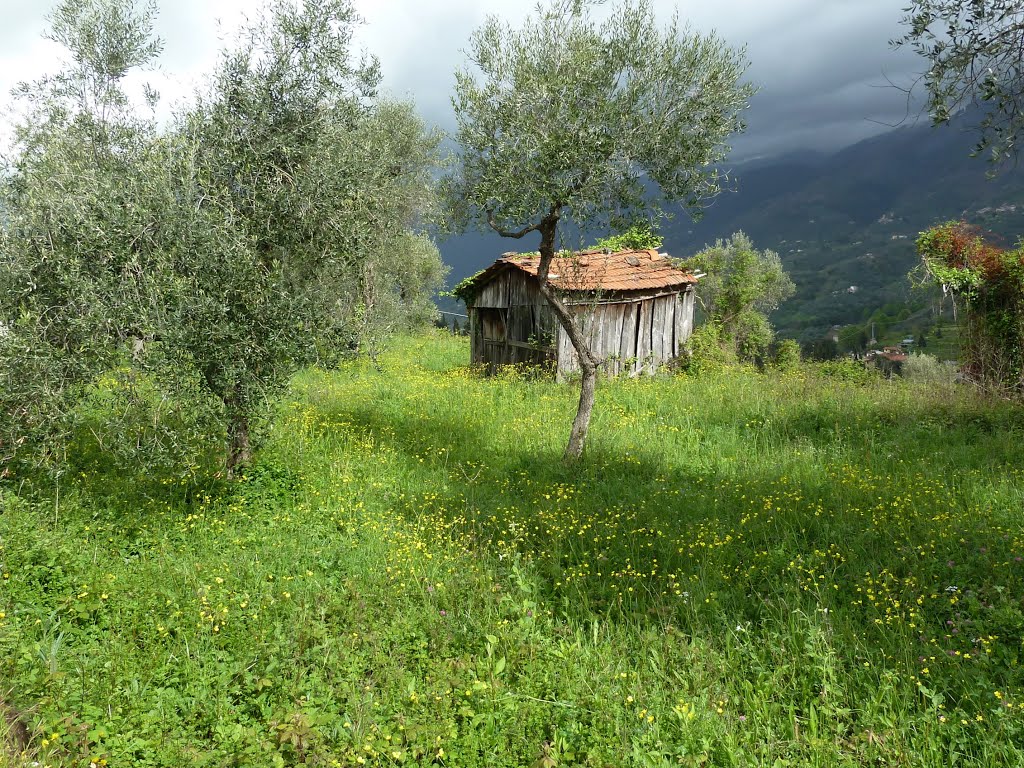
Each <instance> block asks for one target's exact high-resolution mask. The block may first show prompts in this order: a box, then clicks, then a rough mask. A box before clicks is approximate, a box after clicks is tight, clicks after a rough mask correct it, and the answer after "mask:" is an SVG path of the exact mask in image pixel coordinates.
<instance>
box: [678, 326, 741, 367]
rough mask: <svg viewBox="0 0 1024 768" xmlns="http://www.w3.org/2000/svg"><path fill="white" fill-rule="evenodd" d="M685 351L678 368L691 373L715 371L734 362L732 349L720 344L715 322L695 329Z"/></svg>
mask: <svg viewBox="0 0 1024 768" xmlns="http://www.w3.org/2000/svg"><path fill="white" fill-rule="evenodd" d="M687 352H688V354H687V355H686V356H685V357H684V358H683V361H682V364H681V365H680V368H681V369H682V370H684V371H685V372H686V373H688V374H691V375H697V374H701V373H707V372H709V371H717V370H720V369H721V368H723V367H725V366H726V365H729V364H730V363H734V362H736V356H735V354H734V353H733V352H732V350H731V349H730V348H729V347H725V346H723V345H722V341H721V329H720V328H719V326H718V324H717V323H704V325H702V326H701V327H700V328H698V329H697V330H695V331H694V332H693V335H692V336H690V341H689V343H688V344H687Z"/></svg>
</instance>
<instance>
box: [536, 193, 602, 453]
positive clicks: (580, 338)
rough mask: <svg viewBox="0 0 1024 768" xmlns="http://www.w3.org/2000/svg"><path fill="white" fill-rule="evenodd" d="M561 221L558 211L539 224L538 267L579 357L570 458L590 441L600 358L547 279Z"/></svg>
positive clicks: (547, 295)
mask: <svg viewBox="0 0 1024 768" xmlns="http://www.w3.org/2000/svg"><path fill="white" fill-rule="evenodd" d="M557 224H558V214H557V213H555V214H553V216H548V218H546V219H545V220H544V223H542V224H541V226H540V233H541V243H540V264H539V265H538V267H537V278H538V279H539V281H540V292H541V294H542V295H543V296H544V298H545V299H547V301H548V303H549V304H550V305H551V307H552V309H554V311H555V316H556V317H557V318H558V322H559V324H560V325H561V326H562V328H563V329H564V330H565V333H566V335H568V337H569V341H570V342H571V343H572V346H573V349H574V350H576V355H577V357H578V358H579V361H580V371H581V373H582V377H581V378H580V402H579V405H578V406H577V408H576V418H574V419H573V422H572V431H571V432H570V433H569V444H568V445H566V447H565V454H564V457H565V458H566V459H569V460H574V459H578V458H579V457H580V456H582V455H583V448H584V446H585V445H586V442H587V432H588V431H589V430H590V417H591V415H592V414H593V412H594V393H595V391H596V389H597V366H598V365H599V364H600V360H598V359H597V357H596V356H595V355H594V353H593V351H592V350H591V349H590V345H589V344H588V343H587V339H586V338H585V337H584V335H583V331H582V330H581V329H580V326H579V323H577V322H576V315H575V314H574V313H572V312H570V311H569V308H568V307H566V305H565V303H564V302H563V301H562V299H561V297H560V296H559V295H558V292H557V291H556V290H555V289H554V288H553V287H552V285H551V283H550V281H549V280H548V270H549V269H550V267H551V259H552V258H554V255H555V232H556V227H557Z"/></svg>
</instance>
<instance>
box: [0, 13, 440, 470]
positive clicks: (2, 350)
mask: <svg viewBox="0 0 1024 768" xmlns="http://www.w3.org/2000/svg"><path fill="white" fill-rule="evenodd" d="M357 22H358V18H357V16H356V14H355V12H354V10H353V8H352V6H351V4H350V3H349V2H348V0H305V2H303V3H301V4H298V3H294V2H290V0H280V2H277V3H276V4H275V5H273V6H271V7H270V8H269V9H268V11H267V12H266V14H265V15H262V16H260V17H259V18H258V19H257V22H256V24H254V25H253V26H251V27H250V28H248V29H247V30H246V31H245V32H244V33H243V34H242V36H241V37H240V39H239V41H238V44H237V45H236V46H234V47H233V48H231V49H229V50H227V51H225V52H224V54H223V55H222V57H221V60H220V63H219V66H218V68H217V70H216V72H215V73H214V74H213V76H212V77H211V79H210V80H209V84H208V87H207V89H206V90H205V92H203V93H202V94H199V95H198V96H197V100H196V103H195V105H194V106H193V107H191V108H189V109H187V110H186V111H185V112H184V113H182V114H181V115H179V116H178V118H177V120H176V122H175V123H174V124H173V126H172V127H170V128H169V129H167V130H163V131H161V130H159V129H158V127H157V126H156V125H155V123H154V122H152V121H146V120H140V119H138V118H137V117H136V116H135V111H134V110H135V109H136V107H135V104H136V103H137V102H133V101H132V100H130V99H129V98H127V96H126V95H125V94H124V93H123V91H122V90H121V88H120V87H119V84H120V82H121V81H122V80H123V78H124V75H125V74H126V73H127V72H128V71H129V69H130V68H132V67H133V66H138V65H142V64H147V63H149V62H150V61H151V60H152V58H153V56H155V55H156V53H157V52H158V51H159V43H158V42H155V41H154V39H153V37H152V8H151V7H150V6H146V7H143V8H142V9H141V10H140V9H139V8H138V7H137V6H135V5H133V3H132V1H131V0H65V2H64V3H63V4H62V5H61V6H60V7H59V8H58V10H57V12H56V14H55V16H54V37H55V38H56V39H58V40H60V41H61V42H63V43H64V44H65V45H66V46H67V47H68V48H69V51H70V53H71V62H70V66H69V68H68V70H67V71H66V72H65V73H63V74H62V75H59V76H57V77H55V78H51V79H50V80H48V81H46V82H44V83H43V84H41V85H40V86H38V87H26V88H25V89H24V92H25V94H26V96H27V97H29V101H30V104H29V110H28V116H27V118H26V121H25V123H24V125H23V126H22V127H21V129H20V131H19V133H18V147H17V151H16V153H15V156H14V158H13V161H12V162H11V164H10V168H9V169H8V173H7V177H6V179H5V180H4V183H3V198H2V201H0V205H2V210H3V223H2V229H0V232H2V240H0V266H2V267H3V269H2V270H0V327H2V328H3V329H4V331H3V332H0V363H2V364H0V406H2V408H3V412H4V413H6V414H11V415H12V418H10V419H5V420H4V422H3V423H2V424H0V467H2V466H3V464H4V462H5V461H6V460H7V459H8V458H9V457H10V456H12V455H13V454H14V453H15V450H16V449H19V448H21V447H23V446H24V445H26V444H27V443H28V442H30V441H31V440H32V439H34V438H37V439H36V442H39V443H41V444H42V443H48V444H50V445H53V446H59V445H60V444H61V442H62V440H63V438H66V437H67V436H68V435H69V434H70V433H71V432H72V431H73V429H74V426H75V425H74V415H75V413H76V408H75V405H76V403H77V402H78V401H79V400H80V399H81V397H82V396H83V395H84V394H85V393H86V392H88V391H89V390H90V389H95V386H94V385H95V383H96V382H97V380H98V379H99V378H100V377H101V375H102V374H104V373H105V372H108V371H110V370H111V369H116V370H118V371H121V370H130V371H132V372H133V374H135V375H137V376H139V377H143V378H145V380H146V382H147V385H148V386H150V387H156V388H158V389H159V391H160V393H161V400H163V399H164V395H167V396H169V399H172V400H175V401H177V402H181V403H187V404H190V405H191V406H192V407H193V410H194V411H195V412H204V413H208V414H210V419H211V420H213V421H215V422H218V423H219V424H220V425H222V434H223V435H224V436H225V437H226V442H227V458H226V467H227V469H228V471H229V472H231V471H233V470H234V469H235V468H236V467H238V466H239V465H241V464H244V463H245V462H247V461H248V460H249V459H250V456H251V452H252V445H253V441H252V433H253V430H252V425H253V423H254V422H258V421H259V420H260V419H261V418H262V417H264V416H265V415H267V414H268V412H269V409H268V408H267V406H268V405H269V404H270V403H272V401H273V399H274V397H275V396H276V395H277V394H279V393H280V392H281V391H282V389H283V388H284V387H285V386H286V384H287V381H288V379H289V377H290V375H291V374H292V373H294V372H295V371H296V370H297V369H298V368H299V367H300V366H303V365H306V364H309V363H313V362H324V361H329V360H332V359H335V358H337V356H338V355H339V354H342V353H344V352H347V351H357V350H359V349H363V348H367V347H372V346H373V345H375V344H376V343H378V342H379V339H380V338H381V337H382V336H383V334H384V333H387V332H389V331H392V330H394V329H396V328H397V327H399V326H401V325H403V324H407V323H410V322H414V321H416V320H417V319H422V317H423V316H424V315H425V314H426V313H428V312H429V307H428V302H429V296H430V295H431V294H432V292H433V290H434V289H435V288H436V287H437V286H438V284H439V283H440V281H441V279H442V277H443V268H442V266H441V263H440V258H439V255H438V253H437V250H436V248H434V246H433V245H432V243H430V242H429V240H427V239H426V238H425V237H424V236H423V234H422V232H423V229H424V227H425V225H426V223H427V217H428V216H429V215H430V213H431V209H432V200H433V178H432V168H433V166H434V164H435V162H436V159H437V157H436V155H437V145H438V136H437V135H436V133H434V132H431V131H428V130H427V129H426V128H425V126H424V125H423V123H422V121H421V120H420V119H419V118H418V117H417V116H416V114H415V113H414V111H413V109H412V107H411V106H410V105H408V104H404V103H393V102H387V101H384V100H381V99H378V98H376V97H375V94H374V91H375V88H376V84H377V80H378V78H379V75H378V71H377V65H376V61H375V60H374V59H372V58H371V57H366V56H363V57H359V56H356V55H354V54H353V52H352V50H351V48H352V45H351V43H352V32H353V27H354V25H355V24H356V23H357ZM146 96H147V98H149V99H150V100H152V98H154V96H153V94H151V93H148V92H147V94H146ZM51 453H53V451H52V450H51ZM143 460H145V459H143Z"/></svg>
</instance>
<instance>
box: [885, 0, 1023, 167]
mask: <svg viewBox="0 0 1024 768" xmlns="http://www.w3.org/2000/svg"><path fill="white" fill-rule="evenodd" d="M904 12H905V14H906V15H905V16H904V19H903V22H904V24H905V25H906V26H907V27H908V28H909V29H908V31H907V32H906V34H905V35H904V36H903V37H901V38H899V39H898V40H895V41H894V45H896V46H909V47H910V48H911V49H912V50H914V51H915V52H916V53H918V54H919V55H920V56H922V57H923V58H924V60H925V61H926V62H927V63H928V70H927V71H926V72H925V73H924V75H923V78H922V79H923V81H924V86H925V90H926V94H927V109H928V112H929V114H930V115H931V117H932V120H933V121H934V122H935V123H946V122H949V119H950V117H951V116H952V115H954V114H955V113H956V112H957V110H958V109H960V108H961V107H963V106H964V105H966V104H970V103H976V104H977V103H980V104H982V105H983V107H984V117H983V118H982V121H981V124H980V126H979V128H980V131H981V139H980V141H979V143H978V146H977V151H978V152H982V151H984V150H986V149H987V150H989V151H990V153H991V159H992V161H993V162H994V163H998V162H999V161H1001V160H1003V159H1004V158H1006V157H1008V156H1014V157H1015V156H1016V154H1017V152H1018V151H1019V147H1018V138H1019V136H1020V133H1021V130H1022V129H1024V58H1022V56H1021V51H1022V50H1024V5H1021V3H1020V0H985V2H979V1H978V0H913V2H911V3H910V5H909V6H908V7H906V8H905V9H904Z"/></svg>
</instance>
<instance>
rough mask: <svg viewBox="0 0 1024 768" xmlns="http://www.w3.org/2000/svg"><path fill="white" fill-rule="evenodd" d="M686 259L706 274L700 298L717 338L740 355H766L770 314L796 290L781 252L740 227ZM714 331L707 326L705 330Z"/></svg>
mask: <svg viewBox="0 0 1024 768" xmlns="http://www.w3.org/2000/svg"><path fill="white" fill-rule="evenodd" d="M681 264H682V265H683V266H684V267H686V268H687V269H690V270H693V271H695V272H699V273H702V274H703V275H704V276H703V277H701V279H700V281H699V282H698V283H697V300H698V302H699V303H700V307H701V310H702V312H703V315H704V319H705V322H706V323H708V324H710V325H711V326H714V331H713V332H714V337H715V342H716V343H718V344H719V345H721V346H722V347H723V348H725V349H726V350H728V352H729V354H730V356H732V357H733V358H734V359H740V360H748V361H749V360H755V359H761V358H763V357H764V356H765V354H766V352H767V351H768V347H769V345H770V344H771V343H772V339H773V338H774V332H773V330H772V326H771V324H770V323H769V322H768V314H769V313H770V312H771V311H772V310H774V309H775V308H776V307H778V306H779V304H781V303H782V302H783V301H785V300H786V299H787V298H789V297H790V296H792V295H793V291H794V290H795V286H794V285H793V281H792V280H790V279H789V276H788V275H787V274H786V271H785V269H783V267H782V261H781V259H779V255H778V254H777V253H775V252H774V251H770V250H767V249H765V250H762V251H759V250H757V249H756V248H754V244H753V243H752V242H751V240H750V238H749V237H747V236H746V235H745V234H743V233H742V232H737V233H736V234H734V235H733V236H732V237H730V238H729V239H727V240H719V241H717V242H716V243H715V244H714V245H713V246H711V247H709V248H705V249H704V250H703V251H701V252H700V253H698V254H697V255H696V256H693V257H691V258H689V259H684V260H683V261H682V262H681ZM707 333H709V331H705V334H707Z"/></svg>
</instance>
